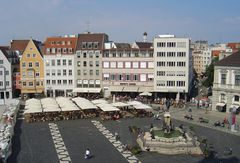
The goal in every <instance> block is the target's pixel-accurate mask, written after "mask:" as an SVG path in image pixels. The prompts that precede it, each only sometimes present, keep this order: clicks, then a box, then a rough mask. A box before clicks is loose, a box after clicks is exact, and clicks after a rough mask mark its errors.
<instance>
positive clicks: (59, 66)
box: [43, 35, 77, 97]
mask: <svg viewBox="0 0 240 163" xmlns="http://www.w3.org/2000/svg"><path fill="white" fill-rule="evenodd" d="M76 42H77V37H76V36H75V35H71V36H64V37H49V38H47V39H46V41H45V42H44V50H43V53H44V83H45V95H46V96H47V97H57V96H68V95H69V93H70V92H72V91H73V89H74V87H75V78H74V76H75V67H74V53H75V48H76Z"/></svg>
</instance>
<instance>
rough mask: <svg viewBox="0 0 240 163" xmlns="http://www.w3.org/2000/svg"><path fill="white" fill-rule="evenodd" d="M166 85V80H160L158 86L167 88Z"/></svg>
mask: <svg viewBox="0 0 240 163" xmlns="http://www.w3.org/2000/svg"><path fill="white" fill-rule="evenodd" d="M165 83H166V81H164V80H158V81H157V86H158V87H165Z"/></svg>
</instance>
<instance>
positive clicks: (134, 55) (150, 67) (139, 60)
mask: <svg viewBox="0 0 240 163" xmlns="http://www.w3.org/2000/svg"><path fill="white" fill-rule="evenodd" d="M102 66H103V68H102V77H103V88H104V95H105V96H108V95H110V93H122V92H128V93H129V92H131V93H132V94H136V93H140V92H144V91H148V92H153V79H154V62H153V45H152V43H150V42H134V43H133V44H132V45H130V44H128V43H113V42H109V43H105V49H104V51H103V57H102Z"/></svg>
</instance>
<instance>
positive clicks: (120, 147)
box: [92, 121, 141, 163]
mask: <svg viewBox="0 0 240 163" xmlns="http://www.w3.org/2000/svg"><path fill="white" fill-rule="evenodd" d="M92 123H93V124H94V125H95V126H96V128H97V129H98V130H99V131H100V132H101V133H102V134H103V135H104V136H105V137H106V138H107V139H108V140H109V141H110V142H111V143H112V144H113V146H114V147H115V148H116V149H117V150H118V151H119V152H120V153H121V154H122V155H123V157H125V158H126V160H127V161H128V162H129V163H135V162H136V163H141V162H140V161H139V160H138V159H137V158H136V157H135V156H134V155H133V154H132V153H131V152H130V151H129V150H126V149H124V146H123V144H122V143H121V142H120V141H119V140H116V137H115V135H113V134H112V133H111V132H110V131H109V130H108V129H106V127H104V126H103V125H102V124H101V123H100V122H99V121H92Z"/></svg>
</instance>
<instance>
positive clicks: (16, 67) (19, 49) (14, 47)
mask: <svg viewBox="0 0 240 163" xmlns="http://www.w3.org/2000/svg"><path fill="white" fill-rule="evenodd" d="M28 42H29V40H11V44H10V49H9V53H11V55H12V56H15V59H14V64H13V65H12V66H13V69H12V81H13V96H14V97H19V95H20V94H21V76H20V59H21V57H22V54H23V52H24V50H25V48H26V47H27V44H28Z"/></svg>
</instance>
